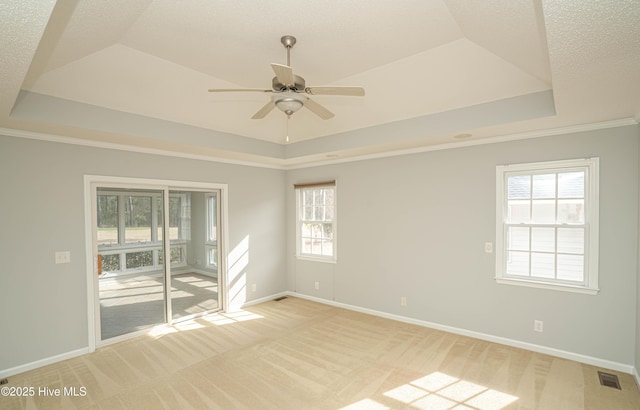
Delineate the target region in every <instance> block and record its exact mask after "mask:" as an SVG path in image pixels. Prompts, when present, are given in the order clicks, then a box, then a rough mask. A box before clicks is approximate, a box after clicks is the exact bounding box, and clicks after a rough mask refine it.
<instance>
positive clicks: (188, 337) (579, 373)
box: [0, 297, 640, 410]
mask: <svg viewBox="0 0 640 410" xmlns="http://www.w3.org/2000/svg"><path fill="white" fill-rule="evenodd" d="M171 330H172V332H165V333H160V332H157V331H156V332H154V333H152V334H150V335H148V336H142V337H139V338H136V339H133V340H130V341H127V342H123V343H117V344H114V345H110V346H108V347H105V348H102V349H99V350H98V351H97V352H95V353H93V354H90V355H86V356H83V357H78V358H75V359H71V360H67V361H65V362H61V363H57V364H54V365H50V366H47V367H44V368H41V369H38V370H34V371H30V372H27V373H24V374H21V375H17V376H13V377H10V378H9V386H36V388H38V387H42V386H49V387H51V388H60V389H63V388H65V387H66V388H71V387H75V388H76V390H77V391H79V389H80V388H85V389H86V396H84V397H64V396H63V397H33V398H20V399H15V398H6V397H2V398H0V408H2V409H27V408H28V409H44V408H53V409H56V408H64V409H73V408H104V409H116V408H129V409H162V408H165V409H186V408H199V409H339V408H348V409H360V408H366V409H385V408H393V409H402V408H412V409H414V408H416V409H430V410H431V409H500V408H504V409H552V410H553V409H561V410H570V409H599V410H601V409H607V410H610V409H639V408H640V393H639V392H638V390H637V388H636V386H635V382H634V380H633V378H632V377H631V376H630V375H627V374H623V373H616V372H613V373H616V374H617V375H618V376H619V377H620V381H621V384H622V390H617V389H613V388H610V387H603V386H600V384H599V382H598V377H597V370H598V369H597V368H595V367H592V366H587V365H583V364H580V363H576V362H571V361H568V360H564V359H558V358H554V357H551V356H546V355H542V354H538V353H533V352H530V351H526V350H520V349H516V348H511V347H507V346H502V345H498V344H493V343H488V342H484V341H480V340H475V339H471V338H467V337H462V336H457V335H453V334H449V333H445V332H441V331H435V330H430V329H426V328H422V327H418V326H413V325H408V324H405V323H400V322H395V321H392V320H387V319H382V318H378V317H374V316H369V315H365V314H361V313H356V312H352V311H347V310H343V309H338V308H334V307H330V306H326V305H322V304H318V303H314V302H310V301H306V300H303V299H299V298H292V297H289V298H287V299H284V300H282V301H279V302H275V301H272V302H267V303H263V304H260V305H256V306H253V307H250V308H247V309H246V310H245V311H242V312H238V313H234V314H225V315H223V314H214V315H210V316H206V317H203V318H198V319H196V320H193V321H189V322H186V323H182V324H180V325H179V326H177V327H176V328H175V329H171Z"/></svg>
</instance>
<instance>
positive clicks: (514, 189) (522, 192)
mask: <svg viewBox="0 0 640 410" xmlns="http://www.w3.org/2000/svg"><path fill="white" fill-rule="evenodd" d="M530 195H531V177H530V176H529V175H517V176H512V177H509V178H507V198H508V199H525V198H530V197H531V196H530Z"/></svg>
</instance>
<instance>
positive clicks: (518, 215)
mask: <svg viewBox="0 0 640 410" xmlns="http://www.w3.org/2000/svg"><path fill="white" fill-rule="evenodd" d="M508 207H509V209H508V212H509V214H508V215H507V221H508V222H509V223H514V224H517V223H528V222H529V215H530V208H529V207H530V202H529V201H528V200H526V201H509V204H508Z"/></svg>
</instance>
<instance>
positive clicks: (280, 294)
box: [240, 292, 298, 309]
mask: <svg viewBox="0 0 640 410" xmlns="http://www.w3.org/2000/svg"><path fill="white" fill-rule="evenodd" d="M282 296H298V294H297V293H296V294H294V293H291V292H280V293H276V294H275V295H269V296H265V297H263V298H259V299H253V300H250V301H248V302H245V303H243V304H242V306H241V307H240V308H241V309H242V308H246V307H249V306H253V305H257V304H259V303H264V302H269V301H271V300H273V299H277V298H279V297H282Z"/></svg>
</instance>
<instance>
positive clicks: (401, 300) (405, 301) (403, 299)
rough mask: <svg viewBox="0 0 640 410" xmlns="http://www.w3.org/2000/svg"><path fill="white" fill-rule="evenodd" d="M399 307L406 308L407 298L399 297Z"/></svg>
mask: <svg viewBox="0 0 640 410" xmlns="http://www.w3.org/2000/svg"><path fill="white" fill-rule="evenodd" d="M400 306H407V297H406V296H401V297H400Z"/></svg>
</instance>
